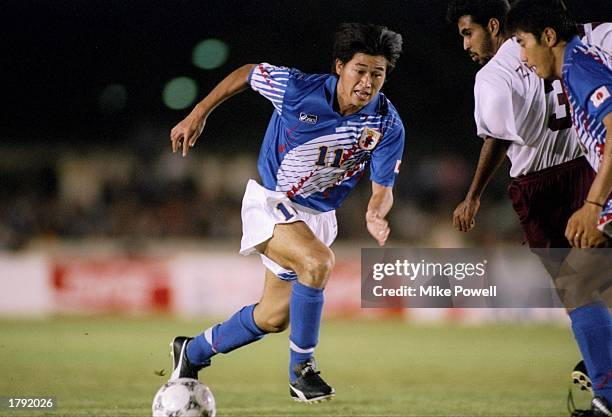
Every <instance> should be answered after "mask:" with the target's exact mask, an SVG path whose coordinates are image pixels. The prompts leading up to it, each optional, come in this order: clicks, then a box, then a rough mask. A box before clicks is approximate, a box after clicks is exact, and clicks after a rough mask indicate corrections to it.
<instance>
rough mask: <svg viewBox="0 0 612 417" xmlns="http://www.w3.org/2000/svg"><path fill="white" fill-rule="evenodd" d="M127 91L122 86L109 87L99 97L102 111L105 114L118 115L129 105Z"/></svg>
mask: <svg viewBox="0 0 612 417" xmlns="http://www.w3.org/2000/svg"><path fill="white" fill-rule="evenodd" d="M127 98H128V94H127V89H126V88H125V86H123V85H122V84H109V85H107V86H106V87H105V88H104V89H103V90H102V92H101V93H100V96H99V97H98V105H99V106H100V110H102V111H103V112H105V113H116V112H118V111H121V110H123V109H124V108H125V105H126V103H127Z"/></svg>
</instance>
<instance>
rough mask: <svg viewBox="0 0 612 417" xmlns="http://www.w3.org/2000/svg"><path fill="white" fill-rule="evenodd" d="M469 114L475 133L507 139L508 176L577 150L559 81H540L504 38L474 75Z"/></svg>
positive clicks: (533, 169)
mask: <svg viewBox="0 0 612 417" xmlns="http://www.w3.org/2000/svg"><path fill="white" fill-rule="evenodd" d="M474 98H475V104H476V105H475V109H474V118H475V120H476V127H477V133H478V136H480V137H482V138H486V137H491V138H494V139H502V140H508V141H511V142H512V143H511V145H510V147H509V148H508V158H510V162H511V163H512V167H511V169H510V176H511V177H518V176H521V175H525V174H529V173H531V172H536V171H540V170H543V169H545V168H549V167H551V166H554V165H559V164H561V163H564V162H567V161H570V160H573V159H576V158H578V157H580V156H581V155H582V154H583V153H582V150H581V148H580V145H579V142H578V138H577V136H576V133H575V132H574V129H572V122H571V119H570V110H569V106H568V103H567V99H566V97H565V95H564V93H563V88H562V86H561V82H560V81H558V80H556V81H554V82H553V83H548V82H544V81H543V80H542V79H540V78H539V77H538V76H537V75H536V74H535V73H534V72H532V71H531V70H530V69H529V68H528V67H527V66H526V65H525V64H524V63H523V62H522V61H521V59H520V46H519V44H518V43H517V42H516V40H515V39H514V38H511V39H508V40H506V41H505V42H504V43H503V44H502V46H501V47H500V48H499V50H498V51H497V53H496V54H495V56H494V57H493V58H492V59H491V60H490V61H489V62H488V63H487V64H486V65H485V66H484V67H483V68H482V69H481V70H480V71H478V73H477V74H476V83H475V85H474Z"/></svg>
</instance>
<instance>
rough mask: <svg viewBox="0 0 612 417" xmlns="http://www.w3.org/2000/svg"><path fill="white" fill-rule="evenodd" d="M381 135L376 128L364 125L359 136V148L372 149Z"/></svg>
mask: <svg viewBox="0 0 612 417" xmlns="http://www.w3.org/2000/svg"><path fill="white" fill-rule="evenodd" d="M381 137H382V133H380V132H379V131H378V130H375V129H370V128H369V127H366V128H365V129H363V133H362V134H361V137H360V138H359V149H363V150H364V151H371V150H373V149H374V148H375V147H376V145H378V142H379V141H380V138H381Z"/></svg>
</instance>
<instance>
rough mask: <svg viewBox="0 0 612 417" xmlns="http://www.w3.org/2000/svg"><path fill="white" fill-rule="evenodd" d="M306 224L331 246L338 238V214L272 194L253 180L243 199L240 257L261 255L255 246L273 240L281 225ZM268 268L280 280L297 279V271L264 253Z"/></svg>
mask: <svg viewBox="0 0 612 417" xmlns="http://www.w3.org/2000/svg"><path fill="white" fill-rule="evenodd" d="M299 221H302V222H304V223H306V225H308V227H309V228H310V230H312V232H313V233H314V235H315V236H316V237H317V238H319V240H320V241H321V242H323V243H325V244H326V245H327V246H331V244H332V243H333V242H334V240H335V239H336V235H337V234H338V224H337V223H336V211H335V210H332V211H327V212H319V211H316V210H312V209H309V208H307V207H303V206H300V205H299V204H296V203H294V202H293V201H291V200H290V199H289V197H287V195H286V194H285V193H283V192H278V191H270V190H267V189H266V188H264V187H262V186H261V185H259V184H258V183H257V182H256V181H255V180H249V182H248V183H247V186H246V191H245V192H244V197H243V199H242V241H241V242H240V254H241V255H250V254H252V253H255V252H257V250H256V249H255V247H256V246H257V245H259V244H260V243H263V242H265V241H267V240H268V239H270V238H271V237H272V235H273V234H274V227H275V226H276V225H277V224H285V223H294V222H299ZM260 256H261V260H262V262H263V264H264V265H265V267H266V268H268V269H269V270H270V271H272V272H273V273H274V274H275V275H276V276H278V277H279V278H280V279H284V280H288V281H291V280H294V279H296V278H297V275H296V273H295V272H294V271H291V270H289V269H285V268H283V267H281V266H280V265H279V264H277V263H276V262H274V261H273V260H272V259H270V258H268V257H267V256H265V255H263V254H261V253H260Z"/></svg>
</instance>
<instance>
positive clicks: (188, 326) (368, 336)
mask: <svg viewBox="0 0 612 417" xmlns="http://www.w3.org/2000/svg"><path fill="white" fill-rule="evenodd" d="M210 323H211V322H210V321H201V322H195V321H179V320H172V319H169V318H146V319H126V318H112V317H111V318H99V317H92V318H56V319H51V320H40V321H35V320H6V319H4V320H0V373H1V378H0V397H8V396H53V397H55V398H56V399H57V409H56V410H54V411H52V412H46V413H43V412H35V413H31V412H25V411H18V412H8V411H7V410H6V409H5V410H0V415H2V416H20V417H26V416H30V415H35V416H41V415H49V416H60V415H61V416H147V415H151V411H150V406H151V401H152V398H153V395H154V394H155V392H156V390H157V389H158V388H159V386H161V385H162V383H163V382H165V380H166V379H167V376H166V377H160V376H158V375H156V374H155V371H156V370H160V369H162V368H164V369H166V371H168V370H169V369H170V362H171V359H170V357H169V354H168V343H169V341H170V340H171V339H172V337H173V336H174V335H176V334H179V333H180V334H183V333H184V334H195V333H197V332H199V331H200V329H202V328H204V327H205V326H207V325H209V324H210ZM320 340H321V342H320V345H319V348H318V350H317V359H318V361H319V365H320V368H321V369H322V371H323V376H324V377H325V378H326V379H327V380H328V382H330V383H331V384H332V385H333V386H334V387H335V389H336V392H337V397H336V398H335V399H334V400H333V401H331V402H328V403H323V404H316V405H304V404H297V403H294V402H293V401H291V400H290V398H289V394H288V386H287V360H288V341H287V333H282V334H280V335H271V336H268V337H267V338H265V339H264V340H262V341H260V342H258V343H256V344H253V345H250V346H247V347H246V348H243V349H241V350H238V351H235V352H232V353H231V354H230V355H226V356H217V357H216V358H215V359H214V360H213V366H212V367H211V368H208V369H207V370H206V371H205V372H203V373H201V374H200V377H201V380H202V381H203V382H204V383H206V384H208V385H209V386H210V387H211V389H212V390H213V393H214V394H215V397H216V400H217V408H218V414H217V415H218V416H522V417H527V416H555V417H559V416H565V415H567V411H566V409H565V396H566V394H567V389H568V386H569V376H568V374H569V371H570V370H571V367H572V366H573V365H574V364H575V361H576V360H577V358H578V353H577V350H576V348H575V346H574V344H573V339H572V337H571V334H570V331H569V329H567V328H563V327H559V326H552V325H551V326H544V325H538V326H536V325H524V326H523V325H503V326H502V325H498V326H484V327H470V326H450V325H446V326H415V325H410V324H407V323H404V322H396V321H382V322H381V321H377V322H375V321H349V320H346V321H337V320H326V321H324V324H323V329H322V334H321V338H320ZM579 400H581V401H580V405H581V406H582V405H586V401H587V399H586V397H584V398H582V397H581V398H579Z"/></svg>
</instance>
